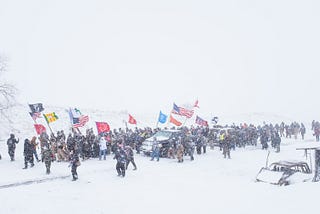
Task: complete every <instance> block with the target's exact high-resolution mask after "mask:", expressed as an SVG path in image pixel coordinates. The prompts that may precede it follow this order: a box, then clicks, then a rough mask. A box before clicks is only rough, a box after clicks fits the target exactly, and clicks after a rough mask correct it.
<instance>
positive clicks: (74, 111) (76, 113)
mask: <svg viewBox="0 0 320 214" xmlns="http://www.w3.org/2000/svg"><path fill="white" fill-rule="evenodd" d="M69 111H70V113H71V115H72V117H73V118H74V117H80V116H81V115H82V114H81V112H80V110H79V109H77V108H70V110H69Z"/></svg>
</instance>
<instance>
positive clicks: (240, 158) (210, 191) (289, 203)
mask: <svg viewBox="0 0 320 214" xmlns="http://www.w3.org/2000/svg"><path fill="white" fill-rule="evenodd" d="M311 141H314V139H313V138H312V136H311V135H310V133H309V136H308V138H307V139H306V140H304V141H303V140H293V139H285V138H283V143H282V147H281V152H280V153H275V152H273V151H272V150H271V154H270V157H269V163H270V162H273V161H276V160H281V159H298V160H305V158H304V154H303V152H302V151H297V150H296V148H297V147H301V146H303V145H306V144H310V142H311ZM21 147H22V144H19V146H18V151H21ZM0 151H1V153H2V155H3V159H2V160H1V161H0V169H1V176H0V185H6V184H11V183H15V182H23V181H29V180H40V179H43V178H53V177H57V176H67V175H70V168H68V163H57V162H55V163H53V165H52V174H51V175H46V174H45V166H44V164H43V163H41V162H40V163H36V165H35V167H34V168H30V169H27V170H22V169H21V168H22V167H23V159H22V156H21V153H19V152H18V153H17V160H16V161H15V162H10V161H9V158H8V155H7V154H5V153H4V151H5V148H4V146H3V144H1V150H0ZM231 156H232V158H231V159H230V160H229V159H224V158H223V156H222V154H221V152H220V151H219V150H218V149H214V150H209V151H208V152H207V154H204V155H196V156H195V161H193V162H191V161H190V160H189V158H188V157H186V158H185V162H184V163H182V164H179V163H177V161H176V160H172V159H160V161H159V162H154V161H150V160H149V158H148V157H144V156H141V155H135V159H136V163H137V165H138V170H137V171H133V170H132V168H133V167H132V166H131V165H129V170H128V171H127V175H126V177H125V178H119V177H117V176H116V171H115V160H113V159H112V156H108V157H107V160H106V161H98V160H96V159H92V160H88V161H85V162H82V165H81V166H80V167H79V168H78V174H79V180H78V181H76V182H72V181H71V177H67V178H65V179H56V180H51V181H46V182H43V183H34V184H30V185H21V186H17V187H10V188H3V189H0V201H1V206H0V213H17V214H20V213H24V214H28V213H32V214H34V213H55V214H56V213H72V212H75V213H243V214H248V213H268V214H270V213H291V214H295V213H297V214H301V213H309V212H315V211H316V210H317V209H318V203H317V202H318V194H319V191H320V186H319V184H318V183H300V184H295V185H291V186H286V187H279V186H273V185H269V184H266V183H257V182H255V176H256V175H257V172H258V171H259V169H260V168H261V167H262V166H264V165H265V159H266V156H267V152H266V151H262V150H261V149H260V146H258V147H247V148H245V149H237V150H236V151H232V153H231Z"/></svg>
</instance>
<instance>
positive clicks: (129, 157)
mask: <svg viewBox="0 0 320 214" xmlns="http://www.w3.org/2000/svg"><path fill="white" fill-rule="evenodd" d="M125 149H126V153H127V163H126V170H127V169H128V165H129V163H132V165H133V167H134V168H133V170H137V165H136V163H135V162H134V153H133V149H132V148H131V146H126V148H125Z"/></svg>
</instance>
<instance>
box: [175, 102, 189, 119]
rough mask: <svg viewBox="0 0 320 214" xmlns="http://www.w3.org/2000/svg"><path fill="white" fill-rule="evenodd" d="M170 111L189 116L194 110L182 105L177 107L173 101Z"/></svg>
mask: <svg viewBox="0 0 320 214" xmlns="http://www.w3.org/2000/svg"><path fill="white" fill-rule="evenodd" d="M172 113H173V114H178V115H181V116H185V117H187V118H191V117H192V116H193V113H194V111H193V110H189V109H186V108H183V107H179V106H177V105H176V104H175V103H173V109H172Z"/></svg>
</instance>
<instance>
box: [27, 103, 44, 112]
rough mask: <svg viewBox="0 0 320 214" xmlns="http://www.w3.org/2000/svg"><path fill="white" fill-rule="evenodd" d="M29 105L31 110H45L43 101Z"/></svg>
mask: <svg viewBox="0 0 320 214" xmlns="http://www.w3.org/2000/svg"><path fill="white" fill-rule="evenodd" d="M29 107H30V109H31V112H32V113H34V112H38V113H40V112H42V111H43V110H44V108H43V105H42V103H35V104H29Z"/></svg>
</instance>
